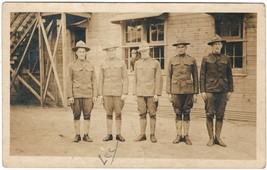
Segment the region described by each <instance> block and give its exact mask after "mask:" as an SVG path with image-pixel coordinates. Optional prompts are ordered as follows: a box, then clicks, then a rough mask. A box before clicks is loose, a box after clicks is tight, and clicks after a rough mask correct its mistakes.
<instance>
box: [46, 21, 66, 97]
mask: <svg viewBox="0 0 267 170" xmlns="http://www.w3.org/2000/svg"><path fill="white" fill-rule="evenodd" d="M61 28H62V23H61V24H60V26H59V29H58V32H57V38H56V43H55V47H54V52H53V57H52V58H53V59H52V61H53V62H55V58H56V53H57V45H58V42H59V36H60V31H61ZM51 72H52V64H51V65H50V68H49V71H48V76H47V80H46V84H45V89H44V96H43V97H44V98H43V100H44V101H45V97H46V92H47V88H48V85H49V81H50V76H51Z"/></svg>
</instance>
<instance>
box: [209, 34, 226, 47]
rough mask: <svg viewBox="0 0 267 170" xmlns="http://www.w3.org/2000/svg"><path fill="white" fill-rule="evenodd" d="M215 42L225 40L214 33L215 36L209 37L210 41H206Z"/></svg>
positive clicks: (223, 41)
mask: <svg viewBox="0 0 267 170" xmlns="http://www.w3.org/2000/svg"><path fill="white" fill-rule="evenodd" d="M216 42H222V43H225V42H226V40H224V39H222V38H221V37H220V36H219V35H217V34H215V36H214V37H213V38H212V39H211V41H210V42H208V45H212V44H214V43H216Z"/></svg>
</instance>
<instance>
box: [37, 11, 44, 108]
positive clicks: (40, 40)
mask: <svg viewBox="0 0 267 170" xmlns="http://www.w3.org/2000/svg"><path fill="white" fill-rule="evenodd" d="M38 17H41V14H40V13H38ZM38 37H39V38H38V39H39V66H40V98H41V99H40V101H41V106H43V82H44V56H43V54H44V53H43V37H42V30H41V25H40V22H39V24H38Z"/></svg>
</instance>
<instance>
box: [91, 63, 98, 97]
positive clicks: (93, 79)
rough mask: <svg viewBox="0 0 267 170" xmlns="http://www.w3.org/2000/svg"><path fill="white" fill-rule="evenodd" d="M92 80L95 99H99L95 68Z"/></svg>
mask: <svg viewBox="0 0 267 170" xmlns="http://www.w3.org/2000/svg"><path fill="white" fill-rule="evenodd" d="M91 80H92V85H93V97H97V80H96V73H95V68H93V75H92V79H91Z"/></svg>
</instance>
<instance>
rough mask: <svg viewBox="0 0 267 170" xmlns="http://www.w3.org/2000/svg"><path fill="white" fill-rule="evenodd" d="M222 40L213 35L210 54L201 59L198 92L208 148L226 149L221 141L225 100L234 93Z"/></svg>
mask: <svg viewBox="0 0 267 170" xmlns="http://www.w3.org/2000/svg"><path fill="white" fill-rule="evenodd" d="M225 42H226V41H225V40H223V39H222V38H221V37H220V36H218V35H215V37H214V38H212V40H211V41H210V42H208V45H210V46H211V48H212V53H210V54H209V55H208V56H205V57H204V58H203V59H202V64H201V70H200V92H201V96H202V98H203V100H204V101H205V111H206V116H207V117H206V125H207V130H208V134H209V141H208V143H207V145H208V146H213V145H214V144H218V145H220V146H223V147H226V144H225V143H224V142H223V141H222V140H221V131H222V126H223V118H224V112H225V107H226V103H227V100H229V99H230V95H231V93H232V92H233V91H234V87H233V75H232V69H231V62H230V58H229V57H228V56H227V55H224V54H222V53H221V49H222V47H223V43H225ZM214 116H216V124H215V136H214V130H213V119H214Z"/></svg>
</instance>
